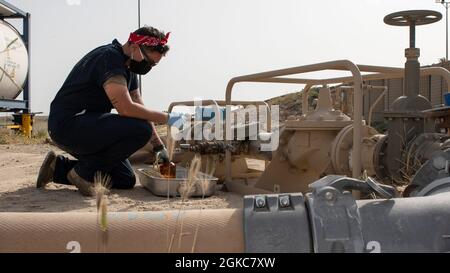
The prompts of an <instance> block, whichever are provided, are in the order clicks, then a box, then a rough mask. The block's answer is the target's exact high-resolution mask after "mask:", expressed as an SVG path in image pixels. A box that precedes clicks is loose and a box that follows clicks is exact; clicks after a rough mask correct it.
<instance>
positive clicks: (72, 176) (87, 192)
mask: <svg viewBox="0 0 450 273" xmlns="http://www.w3.org/2000/svg"><path fill="white" fill-rule="evenodd" d="M67 180H69V182H70V183H72V185H74V186H75V187H77V189H78V191H79V192H80V193H81V194H82V195H84V196H94V195H95V191H94V185H93V184H92V183H90V182H89V181H87V180H85V179H84V178H82V177H81V176H79V175H78V174H77V172H76V171H75V169H72V170H70V172H69V173H68V174H67Z"/></svg>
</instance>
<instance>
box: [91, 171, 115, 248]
mask: <svg viewBox="0 0 450 273" xmlns="http://www.w3.org/2000/svg"><path fill="white" fill-rule="evenodd" d="M110 183H111V177H110V176H108V175H102V173H101V172H96V173H95V176H94V190H95V199H96V205H97V219H98V225H99V228H100V236H99V244H98V247H100V246H101V248H102V251H103V252H105V251H106V246H107V244H108V233H107V232H108V197H107V195H108V193H109V188H110V185H111V184H110Z"/></svg>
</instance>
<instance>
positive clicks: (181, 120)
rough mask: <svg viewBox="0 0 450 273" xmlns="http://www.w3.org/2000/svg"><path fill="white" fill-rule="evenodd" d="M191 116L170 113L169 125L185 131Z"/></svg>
mask: <svg viewBox="0 0 450 273" xmlns="http://www.w3.org/2000/svg"><path fill="white" fill-rule="evenodd" d="M189 117H190V116H189V114H183V113H177V112H172V113H169V119H168V120H167V124H168V125H169V126H172V127H176V128H178V129H179V130H181V129H183V126H184V124H185V123H186V122H187V121H188V119H189Z"/></svg>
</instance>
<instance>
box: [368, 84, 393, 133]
mask: <svg viewBox="0 0 450 273" xmlns="http://www.w3.org/2000/svg"><path fill="white" fill-rule="evenodd" d="M374 87H381V88H382V89H383V90H384V91H383V93H381V95H380V96H378V98H377V99H376V100H375V102H374V103H373V104H372V105H371V106H370V108H369V118H368V121H367V125H369V126H371V125H372V112H373V110H374V109H375V106H377V104H378V103H379V102H380V101H381V99H382V98H384V96H385V95H386V93H387V91H388V89H387V86H371V88H372V89H379V88H374Z"/></svg>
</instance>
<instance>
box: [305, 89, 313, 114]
mask: <svg viewBox="0 0 450 273" xmlns="http://www.w3.org/2000/svg"><path fill="white" fill-rule="evenodd" d="M312 86H313V85H311V84H307V85H306V86H305V88H303V94H302V115H306V114H308V112H309V104H308V94H309V90H310V89H311V87H312Z"/></svg>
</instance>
